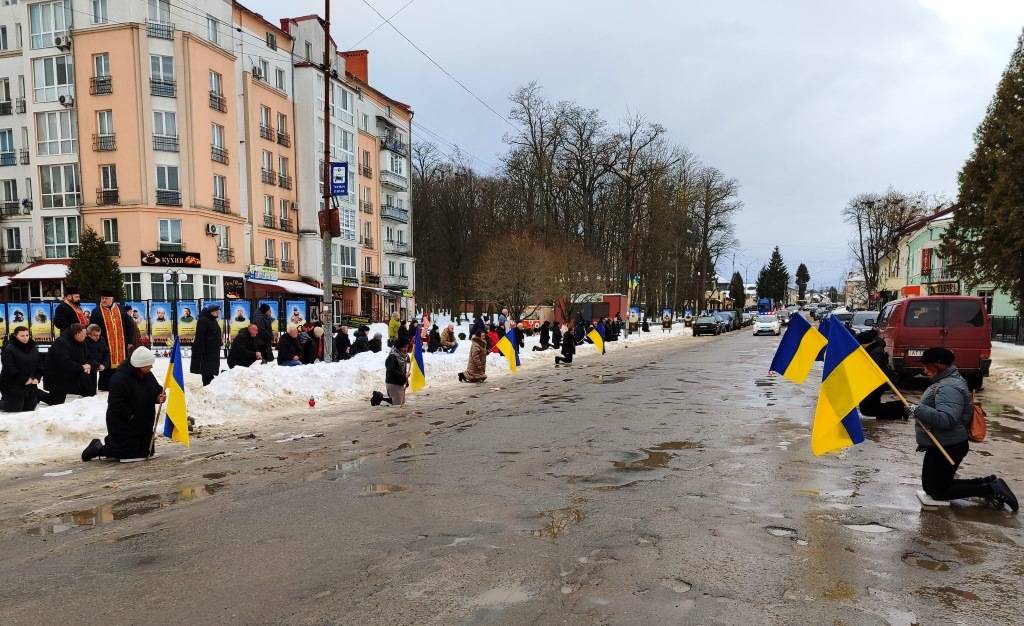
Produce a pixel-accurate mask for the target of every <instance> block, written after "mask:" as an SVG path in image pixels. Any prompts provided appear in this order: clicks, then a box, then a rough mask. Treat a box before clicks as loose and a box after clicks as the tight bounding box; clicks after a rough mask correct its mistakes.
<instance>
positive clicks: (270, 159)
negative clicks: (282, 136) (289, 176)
mask: <svg viewBox="0 0 1024 626" xmlns="http://www.w3.org/2000/svg"><path fill="white" fill-rule="evenodd" d="M263 169H264V170H265V171H267V172H273V171H274V155H273V154H271V153H270V151H269V150H264V151H263Z"/></svg>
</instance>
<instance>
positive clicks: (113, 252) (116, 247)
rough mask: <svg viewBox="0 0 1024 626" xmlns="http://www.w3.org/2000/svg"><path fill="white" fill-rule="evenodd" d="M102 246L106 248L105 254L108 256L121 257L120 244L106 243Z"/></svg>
mask: <svg viewBox="0 0 1024 626" xmlns="http://www.w3.org/2000/svg"><path fill="white" fill-rule="evenodd" d="M104 245H106V246H107V252H109V253H110V256H117V257H119V256H121V244H120V242H117V241H107V242H104Z"/></svg>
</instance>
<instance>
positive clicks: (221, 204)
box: [213, 198, 231, 213]
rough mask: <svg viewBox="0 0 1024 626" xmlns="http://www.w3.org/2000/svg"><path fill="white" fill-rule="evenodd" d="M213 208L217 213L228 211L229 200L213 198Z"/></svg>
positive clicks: (229, 207) (229, 208) (229, 210)
mask: <svg viewBox="0 0 1024 626" xmlns="http://www.w3.org/2000/svg"><path fill="white" fill-rule="evenodd" d="M213 210H214V211H216V212H218V213H230V212H231V201H230V200H228V199H227V198H214V199H213Z"/></svg>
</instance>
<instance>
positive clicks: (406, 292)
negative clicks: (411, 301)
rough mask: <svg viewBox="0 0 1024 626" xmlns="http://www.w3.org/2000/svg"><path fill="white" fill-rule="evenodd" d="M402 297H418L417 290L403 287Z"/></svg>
mask: <svg viewBox="0 0 1024 626" xmlns="http://www.w3.org/2000/svg"><path fill="white" fill-rule="evenodd" d="M402 297H403V298H415V297H416V292H415V291H412V290H409V289H403V290H402Z"/></svg>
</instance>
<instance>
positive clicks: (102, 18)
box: [92, 0, 107, 24]
mask: <svg viewBox="0 0 1024 626" xmlns="http://www.w3.org/2000/svg"><path fill="white" fill-rule="evenodd" d="M92 23H93V24H106V23H107V0H92Z"/></svg>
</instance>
